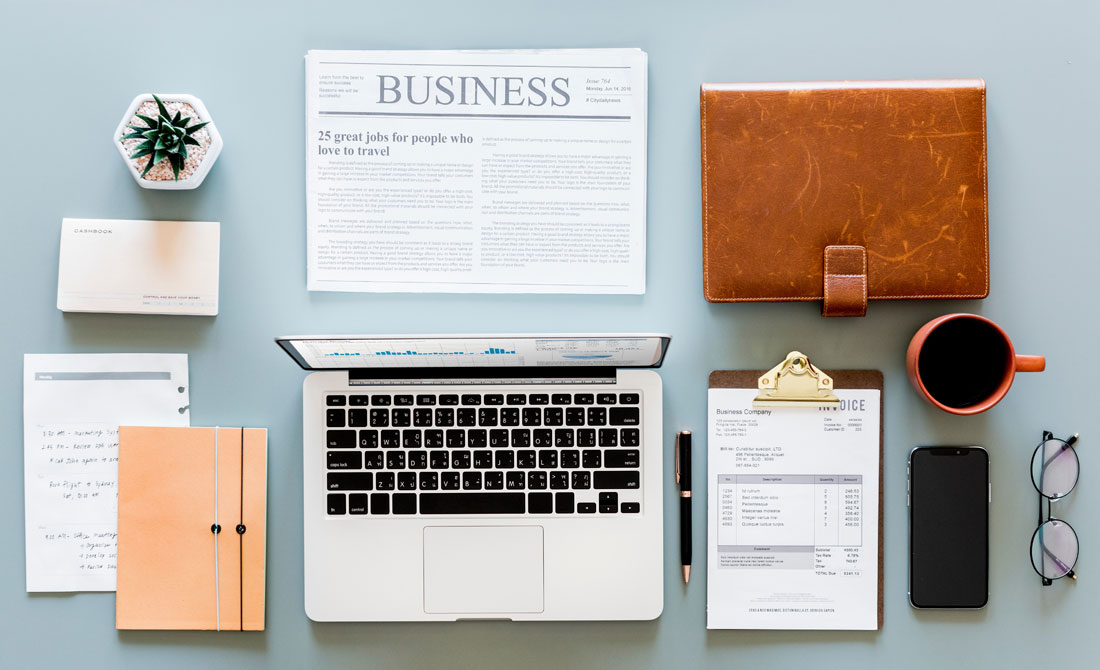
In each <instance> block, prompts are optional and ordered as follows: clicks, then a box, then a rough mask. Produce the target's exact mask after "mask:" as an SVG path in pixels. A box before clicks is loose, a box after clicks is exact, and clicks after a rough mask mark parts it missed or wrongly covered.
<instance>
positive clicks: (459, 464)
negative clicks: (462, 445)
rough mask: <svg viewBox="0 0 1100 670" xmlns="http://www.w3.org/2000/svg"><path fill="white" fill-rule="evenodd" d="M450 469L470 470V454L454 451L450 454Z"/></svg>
mask: <svg viewBox="0 0 1100 670" xmlns="http://www.w3.org/2000/svg"><path fill="white" fill-rule="evenodd" d="M451 467H452V468H454V469H455V470H469V469H470V452H468V451H455V452H453V453H451Z"/></svg>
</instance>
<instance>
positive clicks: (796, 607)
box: [707, 389, 881, 630]
mask: <svg viewBox="0 0 1100 670" xmlns="http://www.w3.org/2000/svg"><path fill="white" fill-rule="evenodd" d="M756 393H757V390H756V389H710V393H709V407H708V426H709V429H708V441H707V443H708V447H707V457H708V465H707V486H708V496H707V628H749V629H768V628H771V629H818V630H821V629H840V630H874V629H876V628H877V627H878V541H879V540H878V518H879V509H878V491H879V476H878V474H879V416H880V414H879V403H880V402H881V394H880V392H879V391H877V390H837V391H836V395H837V397H838V398H840V400H841V406H840V407H839V408H811V407H790V408H787V407H784V408H779V407H772V408H760V409H756V408H754V407H753V406H752V401H753V398H755V397H756Z"/></svg>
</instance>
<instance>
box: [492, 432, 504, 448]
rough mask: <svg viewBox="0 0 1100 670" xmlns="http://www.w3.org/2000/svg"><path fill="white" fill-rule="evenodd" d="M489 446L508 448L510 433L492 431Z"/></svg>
mask: <svg viewBox="0 0 1100 670" xmlns="http://www.w3.org/2000/svg"><path fill="white" fill-rule="evenodd" d="M489 446H490V447H507V446H508V431H506V430H490V431H489Z"/></svg>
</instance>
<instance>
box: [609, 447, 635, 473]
mask: <svg viewBox="0 0 1100 670" xmlns="http://www.w3.org/2000/svg"><path fill="white" fill-rule="evenodd" d="M640 457H641V454H640V453H639V452H638V450H637V449H614V450H611V451H605V452H604V454H603V466H604V467H605V468H637V467H638V466H639V465H641V463H640V462H639V459H640Z"/></svg>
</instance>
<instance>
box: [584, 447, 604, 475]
mask: <svg viewBox="0 0 1100 670" xmlns="http://www.w3.org/2000/svg"><path fill="white" fill-rule="evenodd" d="M581 465H582V466H584V467H586V468H588V469H589V470H594V469H596V468H598V467H600V452H599V451H597V450H595V449H585V450H584V451H583V452H582V453H581Z"/></svg>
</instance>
